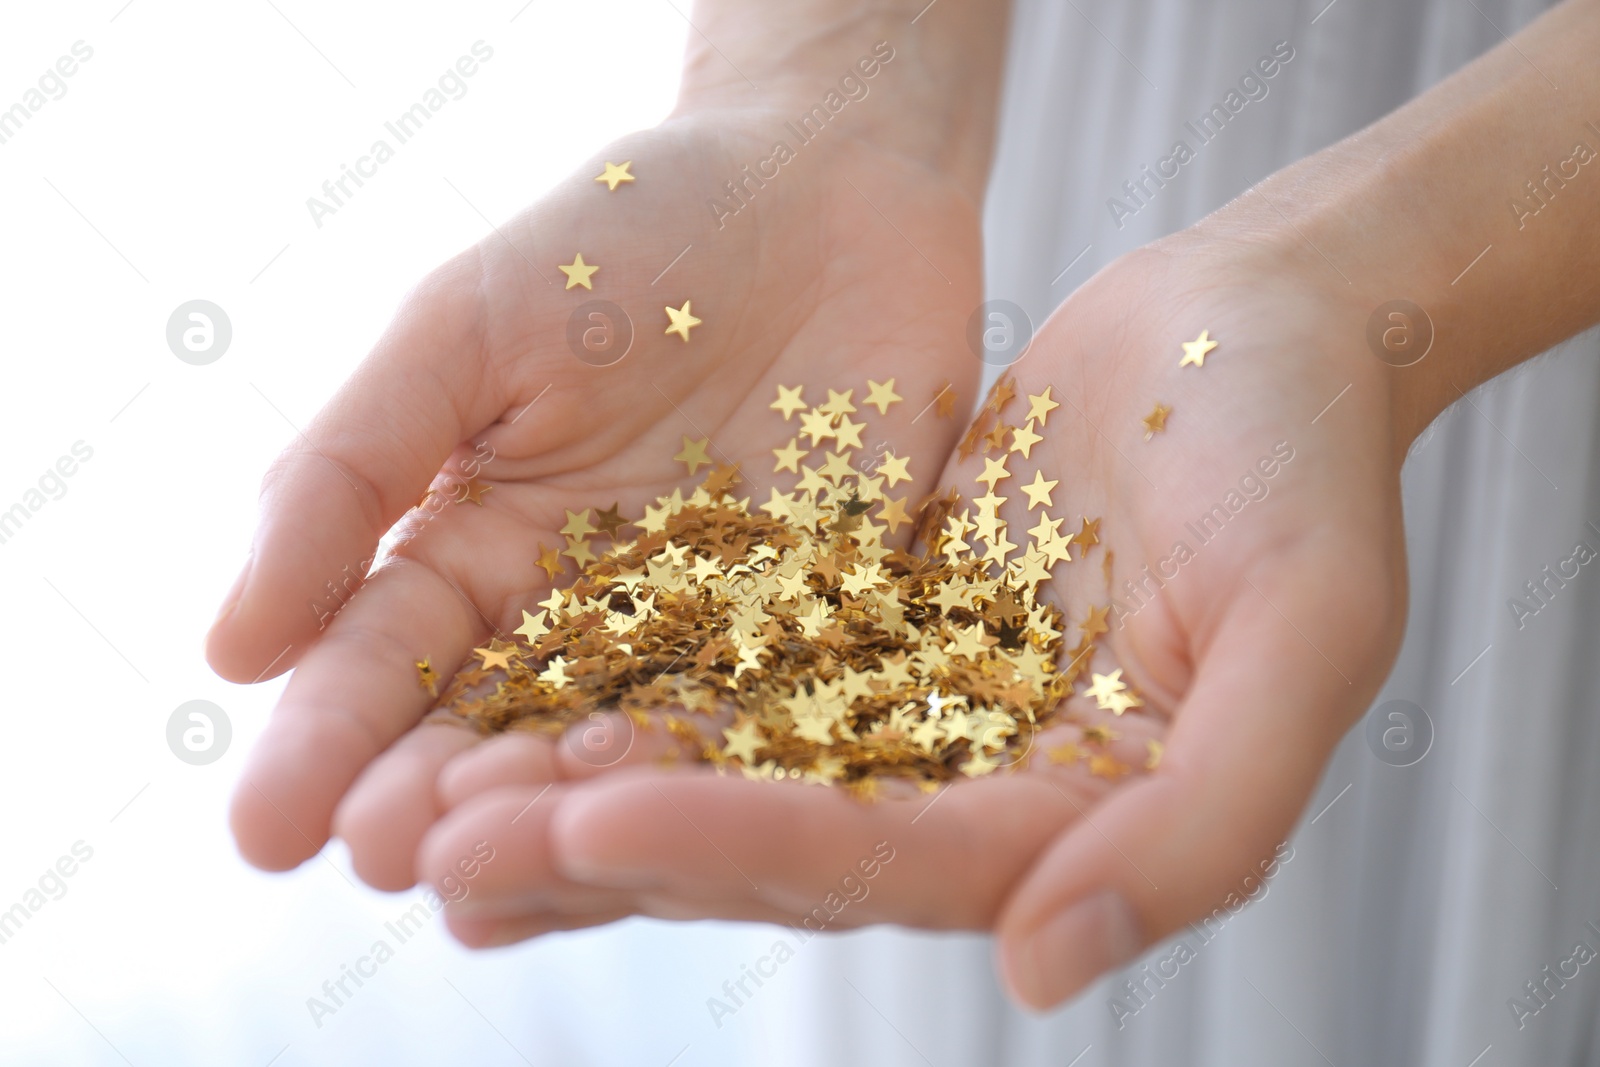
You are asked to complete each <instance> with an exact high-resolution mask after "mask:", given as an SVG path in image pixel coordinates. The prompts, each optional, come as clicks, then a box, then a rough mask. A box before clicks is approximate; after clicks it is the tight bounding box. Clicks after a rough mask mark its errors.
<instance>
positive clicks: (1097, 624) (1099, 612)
mask: <svg viewBox="0 0 1600 1067" xmlns="http://www.w3.org/2000/svg"><path fill="white" fill-rule="evenodd" d="M1110 612H1111V606H1110V605H1109V604H1106V605H1102V606H1101V607H1098V608H1097V607H1093V606H1091V607H1090V608H1089V617H1088V618H1087V619H1084V620H1083V622H1082V623H1080V624H1079V626H1078V629H1079V631H1080V632H1081V633H1082V634H1083V639H1084V640H1085V641H1093V640H1094V639H1095V637H1096V636H1098V635H1099V634H1104V633H1110V632H1111V627H1109V626H1107V625H1106V616H1107V615H1108V614H1110Z"/></svg>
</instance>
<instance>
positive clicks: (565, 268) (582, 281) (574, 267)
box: [556, 252, 600, 289]
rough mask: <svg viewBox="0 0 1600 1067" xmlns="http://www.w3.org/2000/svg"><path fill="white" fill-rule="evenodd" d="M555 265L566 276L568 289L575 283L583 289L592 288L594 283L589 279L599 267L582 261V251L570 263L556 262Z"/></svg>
mask: <svg viewBox="0 0 1600 1067" xmlns="http://www.w3.org/2000/svg"><path fill="white" fill-rule="evenodd" d="M556 265H557V266H558V267H560V268H561V273H563V274H565V275H566V276H567V288H568V289H571V288H572V287H573V286H575V285H581V286H583V287H584V288H585V289H593V288H594V283H593V282H591V281H590V280H589V279H590V278H591V277H593V276H594V272H595V271H597V270H599V269H600V268H599V267H596V266H594V265H593V264H590V263H585V262H584V261H583V253H582V252H579V253H578V255H577V257H576V258H574V259H573V261H572V262H571V263H558V264H556Z"/></svg>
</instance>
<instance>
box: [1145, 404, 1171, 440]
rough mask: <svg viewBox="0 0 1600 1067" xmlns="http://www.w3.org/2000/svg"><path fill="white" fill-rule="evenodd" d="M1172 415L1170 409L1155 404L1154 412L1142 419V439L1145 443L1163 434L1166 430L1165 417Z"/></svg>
mask: <svg viewBox="0 0 1600 1067" xmlns="http://www.w3.org/2000/svg"><path fill="white" fill-rule="evenodd" d="M1171 414H1172V409H1171V408H1169V407H1167V405H1165V404H1157V405H1156V406H1155V410H1153V411H1151V412H1150V414H1148V415H1146V416H1145V417H1144V439H1145V440H1146V441H1148V440H1150V438H1152V437H1154V436H1155V435H1156V434H1158V433H1163V432H1164V431H1165V430H1166V428H1167V416H1168V415H1171Z"/></svg>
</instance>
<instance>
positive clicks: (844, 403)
mask: <svg viewBox="0 0 1600 1067" xmlns="http://www.w3.org/2000/svg"><path fill="white" fill-rule="evenodd" d="M868 384H869V388H870V392H869V396H868V398H867V400H866V401H864V403H869V404H876V405H877V406H878V407H879V409H880V413H886V412H887V410H888V406H889V404H892V403H894V402H897V401H899V400H900V399H901V398H900V397H898V396H896V395H895V394H894V392H893V389H894V381H893V379H891V380H889V381H888V382H884V383H878V382H871V383H868ZM828 394H829V395H828V400H827V401H826V402H824V403H821V404H818V405H817V406H816V407H815V408H810V407H808V405H807V404H806V403H805V401H804V400H803V398H802V389H801V388H800V387H793V388H781V389H780V391H779V396H778V400H777V401H775V402H774V404H773V405H772V406H773V407H774V408H775V409H777V410H778V411H780V412H781V413H782V414H783V415H784V416H785V418H793V417H794V416H796V415H799V416H800V427H801V430H800V433H799V434H798V435H797V436H796V437H794V438H792V439H791V440H790V441H789V443H788V445H787V446H785V447H783V448H779V449H775V450H774V454H775V455H776V456H777V468H778V471H784V470H788V471H790V472H793V473H796V474H798V475H799V481H798V484H797V486H796V488H795V490H794V492H792V493H789V494H785V493H782V492H780V491H779V490H778V489H777V488H776V487H772V488H771V489H770V490H769V492H770V499H769V500H768V501H767V502H766V503H764V504H762V505H760V506H759V507H758V508H756V509H755V510H754V511H752V510H751V508H750V506H749V505H750V499H749V498H747V497H746V498H739V491H740V489H741V487H742V485H743V482H742V480H741V477H740V474H739V472H738V470H737V469H736V468H734V467H730V466H724V465H714V464H712V463H711V461H710V460H709V458H708V457H707V455H706V449H707V444H708V442H707V441H705V440H701V441H692V440H689V439H687V438H686V439H685V441H684V450H683V451H682V452H680V453H679V455H678V457H677V458H678V459H679V460H680V461H682V462H683V463H685V465H686V466H687V467H688V470H689V473H690V474H691V475H692V474H694V473H695V472H696V471H697V470H698V469H699V468H700V467H701V466H709V467H711V468H712V469H711V470H710V473H709V475H708V476H707V477H706V478H705V479H704V481H703V482H701V484H700V485H699V486H698V488H696V489H695V490H694V491H693V492H692V493H691V494H690V495H688V496H685V495H684V494H683V492H682V491H681V490H677V491H674V492H673V494H672V495H671V496H667V497H662V498H660V499H658V500H657V501H656V504H655V506H653V507H647V508H646V509H645V513H644V515H643V516H642V517H641V518H639V519H638V520H637V521H632V520H628V519H625V518H623V517H622V515H621V514H620V513H619V510H618V509H617V507H616V506H615V505H613V506H612V507H610V508H606V509H603V510H601V511H599V513H598V516H592V512H591V511H590V510H585V511H583V512H571V511H569V512H567V524H566V526H565V528H564V529H563V531H562V532H563V534H564V535H565V536H566V537H567V540H568V549H567V552H566V553H565V554H566V555H568V556H570V557H572V558H573V559H574V560H575V562H577V563H578V564H579V565H580V570H579V573H578V576H577V579H576V580H575V581H574V582H572V584H570V585H568V586H566V587H565V588H559V589H555V590H553V591H552V592H551V593H550V595H549V596H548V597H547V598H546V599H545V600H544V601H542V602H540V603H539V604H538V605H536V606H537V607H538V609H539V610H538V612H537V613H534V612H531V611H527V610H524V612H523V624H522V626H521V627H519V628H518V629H517V630H516V631H515V633H516V636H517V637H519V638H521V641H520V642H513V641H504V640H500V639H495V640H493V641H491V642H490V643H489V645H488V646H486V647H484V648H481V649H478V650H477V655H478V657H479V659H480V660H481V661H482V664H481V667H479V668H478V669H476V670H473V671H469V672H466V673H465V674H463V675H458V676H457V678H456V680H455V682H454V683H453V684H452V686H451V687H450V688H449V689H448V690H446V692H445V693H444V694H443V695H442V699H441V704H442V705H443V708H444V709H445V710H446V711H447V712H448V713H449V714H451V715H453V716H456V717H458V718H459V719H461V720H466V721H467V722H469V723H471V724H473V725H474V726H476V727H477V728H478V729H480V730H483V731H485V732H495V731H502V730H533V731H540V732H548V733H557V732H560V731H561V730H563V729H564V728H565V727H567V726H568V725H570V724H572V723H575V722H579V721H582V720H583V719H585V718H586V717H587V716H588V715H589V713H590V712H592V711H594V710H595V709H597V708H607V707H610V708H618V709H621V710H622V711H623V712H625V713H627V714H628V715H629V716H630V717H631V718H632V719H633V720H634V721H635V722H636V723H637V724H638V725H639V726H640V727H642V728H650V726H651V723H652V721H653V720H654V719H656V718H659V717H661V716H664V721H665V723H666V725H667V728H668V729H669V730H671V731H672V732H673V734H674V736H676V737H678V738H679V739H680V740H682V741H685V742H687V743H688V744H689V745H690V747H691V750H692V751H694V752H695V753H696V754H697V755H698V756H699V757H700V758H702V759H705V760H708V761H711V762H713V763H716V764H718V765H719V766H720V765H727V764H732V765H734V766H737V767H739V768H740V769H741V770H743V771H744V773H745V774H747V775H749V776H751V777H760V778H769V779H781V778H787V777H793V778H799V779H802V780H805V781H813V782H824V783H829V782H842V783H845V784H848V785H858V784H862V783H863V780H864V779H868V778H873V777H884V776H895V777H904V778H910V779H913V780H917V781H922V782H938V781H942V780H946V779H949V778H953V777H955V776H957V775H967V776H978V775H982V774H987V773H989V772H992V771H994V770H995V769H996V768H998V767H1001V766H1005V765H1007V764H1008V763H1009V762H1011V760H1010V758H1009V757H1008V750H1015V747H1016V745H1017V744H1018V742H1023V743H1026V742H1029V741H1031V739H1032V737H1033V735H1034V733H1035V732H1036V731H1037V730H1038V729H1039V728H1040V726H1041V725H1043V724H1044V723H1045V721H1046V720H1047V719H1048V717H1049V715H1050V713H1051V711H1052V709H1054V708H1055V707H1056V706H1057V705H1058V704H1059V703H1060V702H1061V700H1062V699H1063V698H1064V697H1065V696H1066V695H1068V694H1069V693H1070V691H1071V688H1072V683H1073V681H1074V679H1075V678H1076V677H1077V676H1078V675H1079V674H1080V673H1081V671H1082V669H1083V666H1084V664H1086V663H1087V662H1088V660H1089V658H1090V656H1091V654H1092V652H1093V650H1094V647H1095V646H1094V644H1093V638H1094V637H1095V636H1096V635H1097V634H1098V633H1103V632H1105V609H1103V608H1101V609H1097V610H1095V611H1091V613H1090V619H1089V622H1088V623H1086V624H1085V625H1084V627H1083V633H1084V637H1083V639H1082V640H1081V642H1080V643H1079V644H1078V646H1077V647H1075V648H1071V649H1065V642H1064V640H1063V630H1064V629H1065V628H1066V627H1065V624H1064V620H1063V617H1062V614H1061V612H1060V610H1059V609H1058V608H1056V607H1055V606H1053V605H1051V604H1049V603H1047V602H1045V601H1043V600H1040V599H1036V597H1035V589H1036V587H1037V586H1038V583H1040V582H1041V581H1045V580H1047V579H1049V577H1050V572H1051V568H1052V567H1053V566H1055V565H1056V564H1059V563H1063V562H1066V561H1069V560H1070V559H1071V558H1072V548H1073V547H1074V546H1075V545H1076V546H1078V547H1079V548H1080V551H1082V550H1086V549H1088V548H1089V547H1090V546H1092V545H1095V544H1097V543H1098V541H1099V537H1098V521H1097V520H1094V521H1091V520H1087V519H1086V520H1084V522H1083V525H1082V529H1081V530H1080V531H1079V532H1078V533H1077V534H1075V535H1072V536H1070V537H1067V536H1062V535H1061V534H1060V533H1059V529H1060V526H1061V524H1062V520H1061V519H1052V518H1049V517H1048V516H1046V517H1043V518H1041V519H1040V520H1039V521H1038V524H1037V525H1036V526H1035V527H1034V528H1033V529H1032V530H1031V531H1030V532H1029V535H1030V538H1031V543H1030V547H1029V548H1028V549H1027V550H1026V551H1025V552H1023V553H1021V554H1020V555H1017V556H1016V557H1015V558H1012V555H1013V552H1014V551H1015V549H1016V547H1017V546H1016V545H1014V544H1012V543H1011V541H1010V540H1009V538H1008V536H1007V534H1006V524H1005V522H1004V521H1003V520H1001V519H1000V518H999V515H998V509H999V507H1000V505H1001V504H1002V503H1004V502H1005V499H1006V498H1005V497H1001V496H997V495H996V494H995V489H996V486H997V484H998V483H999V482H1000V481H1001V480H1002V479H1005V478H1008V477H1010V472H1009V471H1008V470H1007V469H1006V460H1007V459H1008V458H1009V455H1010V453H1007V454H1005V455H1003V456H1002V458H1001V459H998V460H996V459H993V458H989V459H987V460H986V462H985V470H984V472H983V474H982V475H980V476H979V477H978V481H979V482H980V483H982V484H984V485H985V486H986V487H987V489H988V492H987V493H986V494H985V495H984V496H982V497H978V498H977V499H976V500H974V501H973V504H974V505H975V506H976V513H974V511H973V510H972V508H971V507H965V506H962V504H963V502H962V501H961V500H960V498H959V497H958V496H957V494H956V493H955V492H954V491H950V492H947V493H944V494H942V495H938V496H935V497H932V498H930V499H929V500H927V501H924V502H923V503H922V504H921V506H920V508H919V509H918V513H917V518H916V520H915V521H916V529H915V541H916V542H917V543H920V544H922V545H923V546H924V552H922V553H920V554H912V553H911V552H908V551H906V550H903V549H898V548H891V547H889V546H887V545H885V544H884V541H883V536H884V534H885V532H888V533H890V534H893V533H894V532H895V531H897V530H898V529H899V528H900V527H901V526H902V525H907V524H911V523H912V522H913V519H912V517H911V514H910V513H908V512H907V510H906V500H905V497H899V498H893V497H891V495H890V492H891V491H892V490H893V488H894V487H895V486H896V485H898V484H899V483H901V482H904V481H909V480H910V477H911V476H910V473H909V470H908V461H907V460H906V459H902V458H900V457H897V456H895V455H894V454H893V453H892V452H888V453H884V454H882V455H881V456H879V457H876V459H877V462H876V463H871V462H868V463H863V464H862V465H861V466H859V467H858V466H856V465H854V464H853V463H852V461H851V457H852V455H853V453H854V451H855V447H856V446H859V445H860V443H861V431H862V429H864V428H865V425H866V423H865V422H861V421H855V420H852V419H851V418H850V416H851V415H853V414H855V413H856V410H857V409H856V407H855V405H854V403H853V396H854V390H850V391H846V392H843V393H840V392H836V391H833V390H829V391H828ZM1013 396H1014V393H1013V392H1012V387H1011V384H1010V383H1009V381H1003V382H1001V383H999V384H998V385H997V387H996V390H995V391H994V393H993V394H992V395H991V398H990V402H989V405H988V407H987V408H986V411H993V412H994V413H995V414H996V415H997V416H998V414H999V412H1000V411H1001V410H1002V409H1003V408H1004V407H1005V405H1006V403H1007V402H1008V401H1009V400H1010V399H1011V398H1012V397H1013ZM1030 401H1031V403H1032V413H1033V415H1034V416H1035V417H1034V418H1031V419H1029V420H1027V422H1026V429H1022V430H1013V433H1014V434H1017V435H1019V436H1018V439H1017V444H1016V450H1017V451H1020V452H1021V453H1022V454H1023V455H1024V458H1026V454H1027V450H1028V449H1029V448H1030V447H1031V445H1032V443H1033V442H1034V441H1037V440H1039V439H1040V437H1039V435H1037V434H1034V433H1033V432H1032V430H1033V427H1034V425H1035V422H1036V421H1037V422H1042V421H1043V420H1044V419H1046V418H1047V417H1048V413H1049V411H1050V410H1052V409H1053V408H1054V407H1056V406H1057V405H1056V404H1055V403H1054V402H1053V401H1052V400H1051V398H1050V396H1049V390H1046V392H1045V393H1044V394H1043V395H1041V396H1038V397H1032V398H1030ZM800 437H806V438H808V439H809V443H810V444H811V445H812V446H813V447H814V446H816V445H818V444H820V443H822V442H825V441H827V442H831V443H833V444H835V445H837V446H838V450H836V451H835V450H831V449H830V450H829V451H828V453H827V461H826V462H825V463H822V464H820V465H818V466H815V467H814V466H811V465H808V464H804V463H801V462H800V461H801V460H802V459H804V458H805V457H807V456H809V455H810V450H808V449H803V448H801V447H800V444H799V440H800ZM1055 485H1056V483H1055V482H1054V481H1047V480H1045V479H1044V476H1043V474H1042V473H1039V472H1036V473H1035V477H1034V480H1033V483H1032V484H1031V485H1025V486H1023V487H1022V489H1023V492H1024V493H1026V494H1027V495H1028V497H1029V501H1030V504H1031V505H1032V506H1033V507H1039V508H1042V507H1043V506H1044V505H1046V504H1049V503H1050V490H1051V489H1053V488H1054V487H1055ZM958 507H960V508H961V510H960V513H959V514H957V513H956V509H957V508H958ZM874 519H878V520H881V523H880V522H875V521H873V520H874ZM597 522H598V525H597V524H596V523H597ZM630 527H631V528H633V529H634V530H635V531H636V532H635V533H634V534H633V536H625V535H624V530H625V529H627V528H630ZM594 535H602V536H605V537H607V538H609V539H610V541H611V544H610V546H609V547H608V548H606V549H604V551H602V552H601V553H600V554H599V555H598V556H596V555H595V554H594V553H593V552H592V551H591V550H590V549H589V547H588V546H589V539H590V538H591V537H592V536H594ZM973 535H976V536H977V537H978V538H980V539H982V541H983V543H984V545H985V548H984V550H983V551H981V552H980V551H975V550H974V549H973V548H972V547H971V546H970V545H969V543H968V538H969V537H972V536H973ZM541 548H542V546H541ZM553 555H554V553H553V552H546V553H545V556H546V557H549V556H553ZM1058 664H1064V666H1059V667H1058ZM418 667H419V670H421V671H423V681H424V684H431V681H432V679H431V668H430V667H428V666H427V664H426V663H420V664H419V665H418ZM491 671H496V672H503V675H504V677H503V678H502V679H501V680H499V682H498V684H496V685H495V686H494V688H493V691H492V692H488V693H477V694H476V695H469V694H473V693H474V689H475V687H477V686H478V684H479V683H481V682H482V680H483V678H484V677H486V676H487V674H488V672H491ZM1119 675H1120V672H1116V673H1114V674H1112V675H1097V676H1095V687H1094V688H1093V689H1092V690H1091V692H1090V694H1089V695H1091V696H1095V697H1096V698H1097V699H1099V702H1100V704H1101V706H1102V707H1111V708H1113V710H1115V711H1116V712H1117V713H1118V714H1120V713H1121V712H1122V711H1124V710H1126V709H1127V708H1129V707H1133V706H1136V705H1138V704H1139V703H1140V700H1139V698H1138V697H1137V696H1135V695H1134V694H1133V693H1132V692H1131V691H1130V690H1129V689H1128V688H1127V686H1126V684H1125V683H1123V682H1122V681H1121V680H1120V677H1119ZM1102 697H1103V699H1101V698H1102ZM727 709H733V711H734V712H735V720H734V723H733V725H732V726H730V727H727V728H726V729H725V730H723V731H722V738H723V739H724V740H725V743H721V744H719V743H707V742H705V741H703V740H702V733H703V732H702V731H701V730H699V729H697V728H696V727H695V726H694V725H693V724H692V723H690V722H688V721H687V720H686V719H685V718H684V716H685V715H688V716H693V715H695V714H701V715H705V716H711V715H715V714H717V713H725V712H726V710H727ZM869 791H870V789H869Z"/></svg>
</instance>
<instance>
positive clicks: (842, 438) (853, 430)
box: [834, 415, 867, 448]
mask: <svg viewBox="0 0 1600 1067" xmlns="http://www.w3.org/2000/svg"><path fill="white" fill-rule="evenodd" d="M866 427H867V424H866V423H864V422H851V421H850V419H849V417H848V416H845V415H841V416H839V425H838V426H837V427H836V428H835V430H834V436H835V437H837V438H838V439H839V447H840V448H860V447H861V431H862V430H864V429H866Z"/></svg>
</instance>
